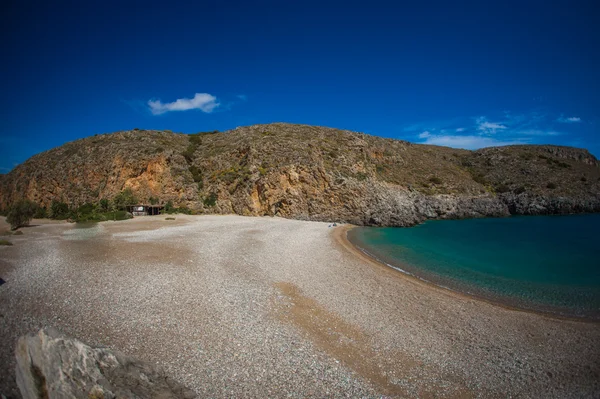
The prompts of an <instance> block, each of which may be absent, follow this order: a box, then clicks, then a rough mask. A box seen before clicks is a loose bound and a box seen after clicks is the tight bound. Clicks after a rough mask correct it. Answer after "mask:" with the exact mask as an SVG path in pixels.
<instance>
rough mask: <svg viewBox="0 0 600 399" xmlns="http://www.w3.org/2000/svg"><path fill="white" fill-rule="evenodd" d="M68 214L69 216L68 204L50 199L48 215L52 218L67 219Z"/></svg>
mask: <svg viewBox="0 0 600 399" xmlns="http://www.w3.org/2000/svg"><path fill="white" fill-rule="evenodd" d="M69 216H71V211H70V210H69V205H67V204H65V203H64V202H60V201H56V200H52V204H51V205H50V217H51V218H52V219H59V220H64V219H68V218H69Z"/></svg>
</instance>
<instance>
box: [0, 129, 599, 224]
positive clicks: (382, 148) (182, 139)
mask: <svg viewBox="0 0 600 399" xmlns="http://www.w3.org/2000/svg"><path fill="white" fill-rule="evenodd" d="M128 188H129V189H131V191H132V192H133V193H134V194H135V197H136V198H137V200H138V201H139V202H141V203H150V202H151V201H152V202H158V203H162V204H166V203H167V202H169V201H170V203H171V204H174V206H175V207H179V208H180V209H185V210H187V211H189V212H192V213H237V214H241V215H277V216H282V217H289V218H298V219H307V220H324V221H344V222H351V223H355V224H367V225H387V226H408V225H413V224H415V223H419V222H421V221H423V220H425V219H428V218H465V217H481V216H503V215H508V214H509V213H513V214H556V213H573V212H596V211H600V167H599V164H598V161H597V159H596V158H595V157H594V156H592V155H591V154H590V153H589V152H588V151H586V150H583V149H576V148H569V147H560V146H550V145H543V146H532V145H523V146H507V147H497V148H486V149H482V150H478V151H466V150H458V149H452V148H446V147H437V146H430V145H417V144H411V143H408V142H405V141H400V140H392V139H385V138H380V137H376V136H369V135H366V134H362V133H356V132H350V131H345V130H338V129H330V128H324V127H316V126H306V125H293V124H284V123H274V124H267V125H254V126H248V127H240V128H237V129H234V130H230V131H227V132H222V133H220V132H207V133H198V134H194V135H184V134H176V133H171V132H168V131H154V130H137V129H135V130H133V131H124V132H117V133H112V134H104V135H96V136H93V137H88V138H85V139H82V140H77V141H74V142H71V143H67V144H65V145H63V146H61V147H58V148H55V149H52V150H49V151H46V152H44V153H41V154H38V155H35V156H34V157H32V158H30V159H29V160H27V161H26V162H25V163H23V164H22V165H19V166H17V167H16V168H15V169H14V170H13V171H11V172H10V173H9V174H7V175H3V176H2V177H0V209H3V210H5V211H6V210H7V209H8V207H9V206H10V205H11V204H12V203H15V202H16V201H18V200H19V199H23V198H26V199H29V200H31V201H34V202H36V203H37V204H39V206H40V207H41V208H46V209H49V208H50V207H51V206H52V203H53V201H54V202H55V203H56V202H61V203H66V204H67V205H68V206H69V207H71V208H78V207H80V206H82V205H84V204H86V203H100V201H101V200H104V201H105V202H106V201H107V200H109V201H111V200H113V199H114V198H115V196H117V195H118V194H119V193H121V192H122V191H123V190H124V189H128Z"/></svg>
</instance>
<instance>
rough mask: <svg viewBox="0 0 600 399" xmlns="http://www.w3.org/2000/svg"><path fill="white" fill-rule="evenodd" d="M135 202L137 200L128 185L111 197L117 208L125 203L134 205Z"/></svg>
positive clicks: (123, 206) (120, 207) (124, 205)
mask: <svg viewBox="0 0 600 399" xmlns="http://www.w3.org/2000/svg"><path fill="white" fill-rule="evenodd" d="M137 202H138V200H137V198H136V197H135V195H134V194H133V190H131V188H129V187H127V188H126V189H125V190H123V191H121V192H120V193H119V194H117V195H115V198H114V199H113V203H114V204H115V206H116V207H117V208H119V209H124V208H125V207H126V206H127V205H135V204H136V203H137Z"/></svg>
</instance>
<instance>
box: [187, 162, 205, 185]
mask: <svg viewBox="0 0 600 399" xmlns="http://www.w3.org/2000/svg"><path fill="white" fill-rule="evenodd" d="M188 169H189V171H190V173H191V174H192V178H193V179H194V181H195V182H196V183H198V182H200V181H202V170H201V169H200V168H199V167H197V166H195V165H192V166H190V167H189V168H188Z"/></svg>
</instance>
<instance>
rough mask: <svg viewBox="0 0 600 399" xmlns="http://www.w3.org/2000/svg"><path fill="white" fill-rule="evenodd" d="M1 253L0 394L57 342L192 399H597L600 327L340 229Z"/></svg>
mask: <svg viewBox="0 0 600 399" xmlns="http://www.w3.org/2000/svg"><path fill="white" fill-rule="evenodd" d="M24 233H25V234H24V235H22V236H14V237H10V240H11V241H12V242H13V243H14V245H13V246H12V247H5V248H0V277H2V278H4V279H5V280H6V281H7V283H6V284H4V285H3V286H1V287H0V313H2V317H0V327H1V328H0V368H1V369H0V393H4V394H9V395H14V394H15V386H14V382H13V381H14V371H13V368H14V360H12V359H13V356H12V351H13V349H14V343H15V342H16V339H17V337H18V336H19V335H21V334H24V333H27V332H32V331H35V330H37V329H38V328H40V327H42V326H54V327H56V328H58V329H60V330H62V331H64V332H65V333H67V334H69V335H72V336H74V337H76V338H78V339H81V340H83V341H85V342H87V343H89V344H92V345H103V346H108V347H112V348H115V349H118V350H121V351H123V352H125V353H128V354H130V355H133V356H136V357H138V358H141V359H145V360H147V361H150V362H152V363H157V364H159V365H161V366H162V367H163V368H164V369H165V370H166V372H167V373H168V374H169V375H170V376H171V377H173V378H175V379H177V380H179V381H181V382H182V383H184V384H186V385H188V386H189V387H191V388H193V389H194V390H196V391H197V392H198V393H199V395H200V396H201V397H266V396H269V397H287V396H289V397H298V398H300V397H373V398H378V397H381V396H382V395H386V396H391V397H485V398H487V397H545V398H552V397H556V398H559V397H560V398H563V397H598V396H600V385H599V383H598V381H600V328H599V327H600V326H599V325H598V324H596V323H588V322H582V321H573V320H561V319H557V318H553V317H548V316H545V315H540V314H535V313H528V312H523V311H515V310H513V309H507V308H503V307H500V306H496V305H494V304H490V303H487V302H483V301H480V300H477V299H474V298H471V297H466V296H463V295H460V294H457V293H453V292H450V291H447V290H444V289H440V288H437V287H433V286H431V285H428V284H424V283H422V282H420V281H418V280H416V279H412V278H409V277H407V276H405V275H402V274H401V273H399V272H397V271H395V270H393V269H390V268H389V267H385V266H383V265H381V264H378V263H377V262H374V261H372V260H371V259H370V258H368V257H366V255H364V254H362V253H361V252H360V251H358V250H356V249H355V248H354V247H353V246H352V245H351V244H350V243H349V242H348V241H347V240H345V226H342V227H340V228H337V229H330V228H328V227H327V224H326V223H316V222H304V221H294V220H286V219H279V218H249V217H241V216H177V220H175V221H166V220H164V218H162V217H146V218H136V219H134V220H131V221H123V222H106V223H102V224H99V225H97V226H95V227H92V228H90V229H75V228H73V226H72V225H70V224H59V225H39V226H37V227H31V228H28V229H25V230H24Z"/></svg>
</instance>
